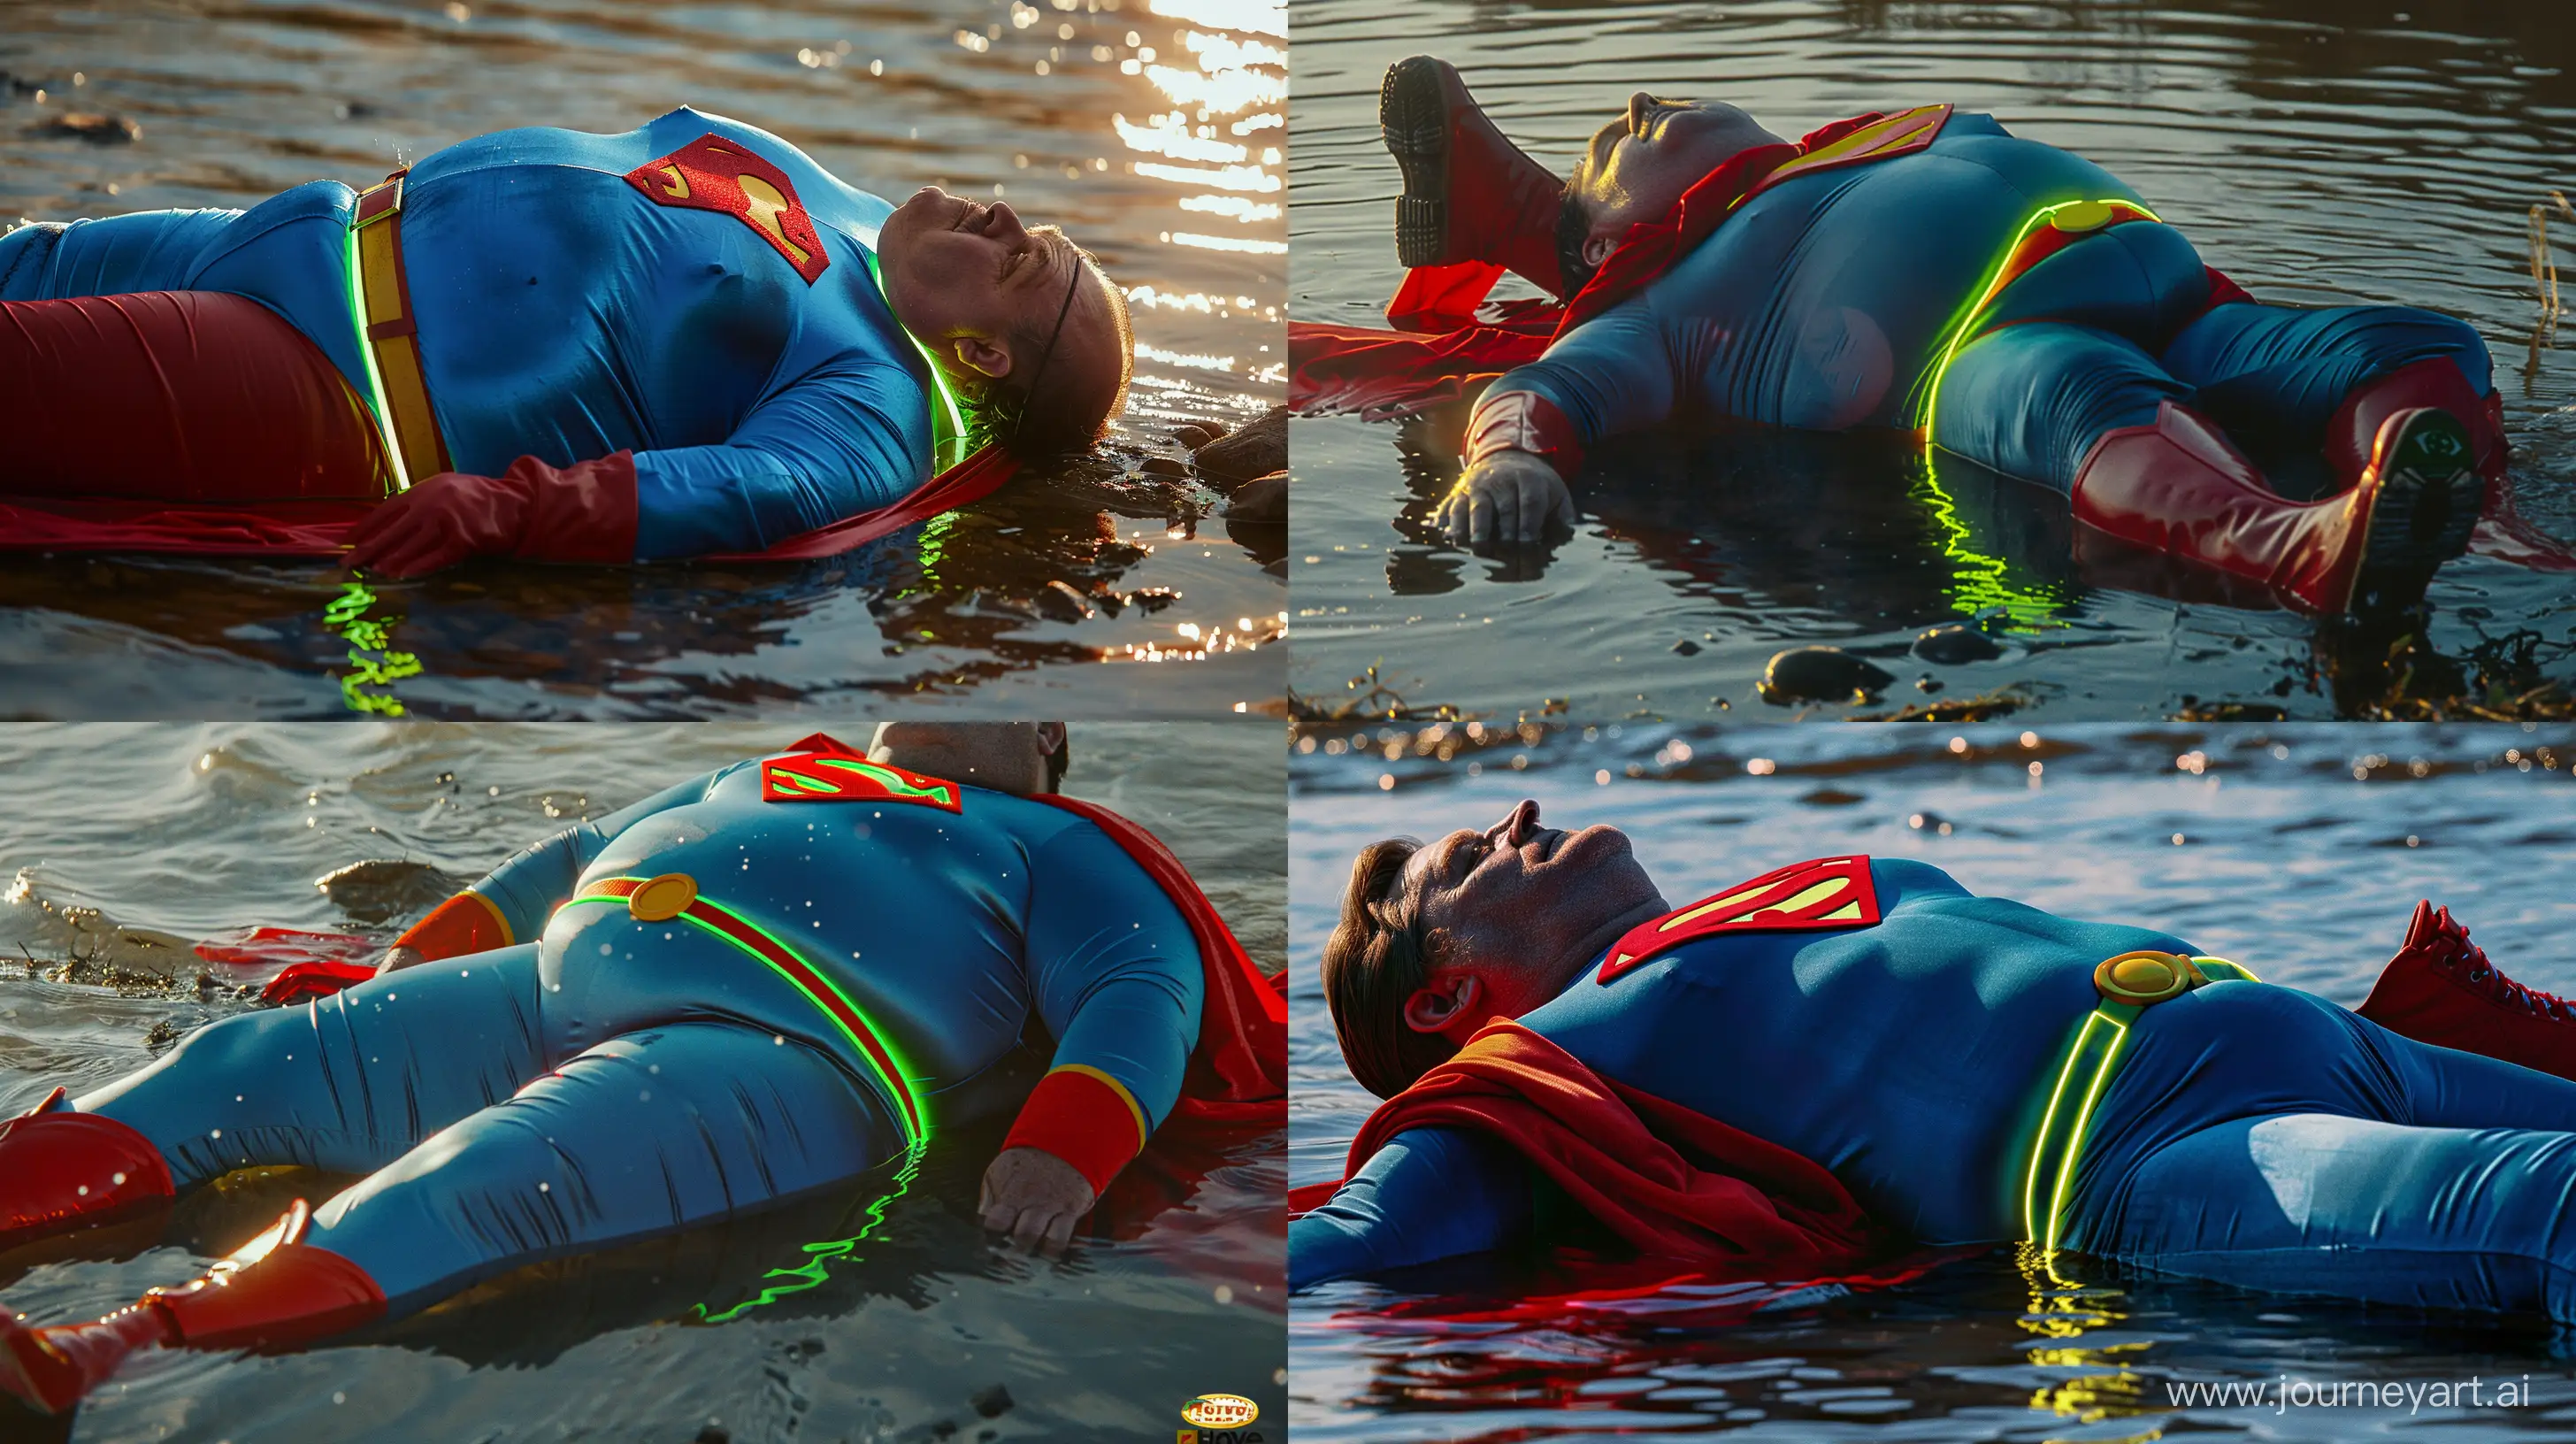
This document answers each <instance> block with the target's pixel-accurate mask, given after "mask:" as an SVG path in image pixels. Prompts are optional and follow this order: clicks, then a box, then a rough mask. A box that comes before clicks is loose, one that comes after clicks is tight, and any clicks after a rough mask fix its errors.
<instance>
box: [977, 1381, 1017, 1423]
mask: <svg viewBox="0 0 2576 1444" xmlns="http://www.w3.org/2000/svg"><path fill="white" fill-rule="evenodd" d="M966 1402H967V1403H968V1404H969V1405H972V1406H973V1407H974V1410H975V1412H976V1413H978V1414H981V1415H983V1416H984V1417H985V1418H987V1419H998V1418H1000V1417H1001V1416H1002V1415H1003V1414H1005V1413H1007V1412H1009V1410H1010V1407H1011V1391H1010V1390H1008V1389H1006V1388H1004V1387H1002V1386H1001V1385H999V1384H987V1385H985V1386H984V1387H983V1388H981V1389H978V1390H976V1391H975V1393H974V1396H973V1397H971V1398H969V1399H968V1400H967V1401H966Z"/></svg>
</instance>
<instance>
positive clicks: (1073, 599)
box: [1037, 582, 1091, 622]
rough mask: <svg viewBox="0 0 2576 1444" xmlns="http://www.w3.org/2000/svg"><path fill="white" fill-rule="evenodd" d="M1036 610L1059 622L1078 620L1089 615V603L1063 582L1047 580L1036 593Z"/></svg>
mask: <svg viewBox="0 0 2576 1444" xmlns="http://www.w3.org/2000/svg"><path fill="white" fill-rule="evenodd" d="M1037 604H1038V610H1039V611H1041V612H1044V613H1046V614H1047V615H1048V616H1050V617H1053V618H1055V619H1056V620H1057V621H1059V622H1079V621H1081V620H1082V619H1083V618H1085V617H1088V616H1090V615H1091V603H1089V602H1087V601H1084V600H1083V597H1082V593H1080V592H1077V591H1075V590H1074V589H1073V588H1071V587H1069V586H1067V585H1065V584H1064V583H1063V582H1049V583H1047V584H1046V590H1045V591H1042V592H1040V593H1038V595H1037Z"/></svg>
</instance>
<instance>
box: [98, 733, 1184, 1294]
mask: <svg viewBox="0 0 2576 1444" xmlns="http://www.w3.org/2000/svg"><path fill="white" fill-rule="evenodd" d="M962 792H963V800H964V808H963V811H962V812H958V813H951V812H947V811H945V810H943V809H939V808H935V807H929V806H922V805H915V804H904V803H893V802H877V801H868V802H788V803H768V802H763V801H761V784H760V769H759V765H758V763H756V762H751V763H743V764H739V765H737V766H734V767H729V768H725V769H723V770H720V771H718V772H715V773H711V774H708V775H707V776H705V777H702V778H698V779H695V780H693V781H691V782H688V783H684V784H681V785H680V786H678V787H674V788H670V789H667V790H665V791H664V792H662V793H659V794H656V795H655V796H653V797H651V798H647V799H646V800H645V801H643V802H641V803H638V804H636V805H635V806H633V807H630V808H627V809H624V810H622V811H620V812H618V813H615V814H612V815H611V816H610V817H608V818H605V819H602V820H601V821H600V822H597V823H593V824H584V825H582V826H579V827H575V828H572V829H568V830H567V831H565V832H563V833H559V834H557V835H555V836H553V837H551V838H548V839H547V840H545V841H543V842H540V843H539V844H537V845H536V846H534V847H531V848H529V849H528V850H526V851H525V852H522V853H520V854H519V855H518V856H516V857H514V858H512V859H511V860H510V861H508V862H506V863H504V864H503V865H502V866H501V867H500V868H499V869H497V870H496V871H495V872H494V873H493V874H492V875H491V876H490V877H489V878H487V879H486V880H485V881H484V882H482V883H480V884H478V885H477V890H478V891H481V892H483V893H484V895H485V896H487V897H490V898H492V899H493V900H494V901H495V902H496V903H497V904H498V905H499V906H500V907H501V908H502V909H503V911H504V913H505V915H507V916H508V917H509V918H510V921H511V925H512V928H513V931H514V933H515V934H516V935H519V936H522V937H530V938H531V940H530V941H525V942H520V943H517V944H515V945H513V946H510V947H505V948H498V949H493V950H491V951H488V952H483V953H476V954H471V955H468V956H465V957H459V958H451V959H447V960H444V961H440V962H433V963H424V964H421V965H419V966H416V967H413V968H409V969H405V970H403V971H401V972H398V973H391V974H387V975H384V976H381V977H378V978H375V979H373V980H371V981H369V982H366V983H363V984H360V985H359V986H357V987H354V988H351V989H349V990H347V991H345V992H342V993H339V994H335V995H333V996H331V997H327V998H323V999H320V1000H317V1001H315V1002H313V1003H311V1004H309V1005H306V1006H303V1007H296V1008H287V1009H280V1010H276V1011H270V1012H260V1013H252V1014H247V1015H244V1016H241V1017H237V1018H231V1019H227V1020H224V1021H222V1022H219V1023H215V1024H213V1025H210V1026H209V1027H207V1028H204V1029H202V1030H200V1031H199V1032H197V1033H195V1034H193V1035H191V1036H190V1037H189V1038H187V1039H186V1040H185V1041H183V1042H182V1043H181V1044H180V1046H179V1047H177V1048H176V1049H173V1050H172V1051H171V1053H170V1054H169V1055H168V1056H166V1057H164V1058H163V1059H161V1060H160V1061H159V1062H157V1063H155V1064H153V1065H152V1066H151V1067H149V1068H146V1069H144V1070H143V1071H141V1072H139V1073H136V1074H134V1075H132V1076H130V1077H128V1078H126V1079H123V1080H121V1081H119V1082H116V1083H113V1084H110V1085H108V1086H107V1087H105V1088H102V1089H99V1090H97V1091H95V1092H93V1093H91V1094H88V1095H87V1096H84V1097H82V1098H80V1099H78V1100H76V1103H75V1106H76V1107H79V1108H81V1109H82V1110H84V1111H90V1112H98V1113H103V1114H105V1115H107V1116H109V1117H112V1118H115V1119H117V1120H119V1121H121V1122H124V1123H126V1124H128V1125H130V1126H132V1127H134V1128H136V1129H138V1130H139V1131H141V1132H142V1133H143V1134H144V1135H145V1136H146V1137H148V1138H150V1139H151V1140H152V1141H153V1142H154V1143H155V1144H156V1145H157V1146H158V1147H160V1148H161V1150H162V1151H163V1153H164V1154H165V1156H167V1157H168V1158H169V1160H170V1164H171V1170H172V1174H173V1177H174V1178H175V1179H176V1180H177V1182H178V1184H179V1186H180V1187H181V1188H182V1189H186V1188H189V1187H192V1186H194V1185H196V1184H199V1183H203V1182H205V1181H207V1180H208V1179H211V1178H214V1177H216V1176H218V1175H220V1174H222V1173H225V1172H227V1171H230V1170H231V1169H235V1168H241V1167H247V1166H254V1165H263V1164H303V1165H309V1166H315V1167H321V1168H327V1169H333V1170H337V1171H342V1172H354V1173H363V1174H368V1175H370V1177H369V1178H368V1179H367V1180H366V1181H364V1182H362V1183H361V1184H359V1185H357V1186H355V1187H353V1188H352V1189H351V1190H350V1191H349V1192H347V1193H345V1194H343V1195H341V1197H340V1198H338V1199H335V1200H333V1202H332V1204H331V1205H330V1206H329V1207H327V1208H325V1209H324V1210H322V1211H321V1212H320V1213H319V1214H318V1215H317V1218H318V1224H317V1227H318V1229H319V1230H320V1231H319V1232H317V1234H316V1236H315V1238H314V1241H315V1242H317V1243H322V1244H324V1245H326V1246H328V1247H330V1248H332V1249H334V1250H335V1251H338V1252H342V1253H344V1254H346V1255H347V1256H348V1257H350V1258H351V1259H353V1260H355V1261H356V1262H357V1263H359V1264H360V1265H361V1266H363V1267H365V1268H366V1269H367V1270H368V1271H369V1272H370V1273H371V1274H373V1275H374V1276H375V1277H376V1278H377V1280H378V1281H379V1283H381V1284H382V1285H383V1286H384V1287H385V1288H386V1290H387V1292H388V1293H389V1294H403V1295H405V1296H406V1297H411V1298H412V1299H413V1302H414V1303H415V1304H422V1305H425V1304H426V1303H428V1302H431V1301H433V1300H434V1299H436V1298H437V1297H440V1296H442V1295H443V1294H444V1293H447V1292H452V1291H453V1290H454V1289H455V1288H458V1287H462V1286H463V1285H464V1284H465V1283H467V1282H470V1281H472V1280H473V1279H474V1278H478V1277H483V1276H485V1275H487V1274H489V1273H492V1272H495V1271H498V1270H500V1269H503V1268H507V1267H513V1266H516V1265H517V1264H520V1263H525V1262H530V1261H533V1260H534V1259H536V1258H541V1257H549V1256H553V1255H555V1254H559V1253H563V1252H569V1251H574V1250H579V1249H585V1248H597V1247H603V1246H606V1245H608V1244H611V1243H616V1242H620V1241H624V1240H628V1239H632V1238H636V1237H642V1236H645V1235H648V1234H651V1233H655V1232H660V1231H664V1230H667V1229H672V1228H678V1227H685V1226H687V1225H690V1224H694V1223H698V1222H704V1221H707V1220H709V1219H713V1218H720V1217H723V1216H726V1215H727V1214H730V1213H734V1212H739V1211H743V1210H747V1209H751V1208H756V1207H760V1206H763V1205H765V1204H768V1203H772V1202H776V1201H779V1200H782V1199H785V1198H789V1197H792V1196H794V1195H795V1194H798V1193H801V1192H804V1191H808V1190H810V1189H813V1188H818V1187H824V1186H828V1185H831V1184H834V1183H844V1182H848V1181H850V1180H853V1179H855V1178H857V1177H858V1176H859V1175H861V1174H862V1173H864V1172H866V1171H867V1170H868V1169H870V1168H873V1167H877V1166H880V1165H883V1164H886V1163H889V1162H891V1161H893V1160H895V1159H897V1158H899V1157H901V1156H902V1154H903V1152H904V1150H905V1148H906V1136H905V1129H904V1125H903V1123H902V1115H901V1103H900V1101H899V1100H898V1099H897V1098H896V1097H894V1096H893V1094H892V1092H891V1091H890V1089H889V1087H888V1085H887V1084H886V1083H885V1081H884V1080H882V1079H881V1078H880V1077H879V1075H878V1073H877V1071H876V1070H875V1069H874V1068H873V1067H872V1066H871V1065H870V1064H869V1063H868V1061H867V1059H866V1057H865V1056H864V1054H863V1053H862V1052H861V1051H860V1050H859V1049H858V1048H857V1047H856V1046H854V1045H853V1044H852V1043H851V1042H850V1040H849V1039H848V1038H847V1037H846V1036H845V1035H844V1034H842V1033H841V1032H840V1030H839V1029H838V1028H837V1027H836V1026H835V1025H834V1024H833V1023H832V1022H831V1021H829V1019H828V1018H827V1017H826V1015H825V1014H823V1013H822V1011H821V1010H820V1009H818V1008H817V1007H816V1006H815V1005H814V1004H813V1003H812V1002H810V1001H808V1000H807V999H806V997H805V996H804V995H803V994H802V993H801V992H800V991H798V990H797V989H796V988H795V986H794V985H792V984H791V983H789V982H788V981H787V980H786V979H785V978H783V977H782V976H780V975H779V974H778V973H777V972H775V971H773V970H772V969H771V968H769V967H768V966H766V965H764V964H762V963H761V962H759V961H758V960H757V959H755V958H753V957H751V956H750V955H748V954H746V953H745V952H743V951H741V950H739V949H737V948H736V947H734V946H733V945H732V944H730V943H727V942H725V941H723V940H721V939H719V938H717V937H716V936H714V935H712V934H710V933H708V932H706V931H705V930H703V929H700V928H698V927H695V926H692V925H690V924H687V923H685V922H681V921H678V920H674V921H671V922H664V923H648V922H643V921H639V920H638V919H636V918H635V917H634V916H633V915H632V914H631V912H630V911H629V909H628V908H627V907H626V906H625V904H624V903H623V902H617V903H613V904H606V903H571V904H569V905H565V900H566V899H567V898H568V897H570V896H571V895H572V893H573V892H574V891H575V890H576V888H577V887H578V886H579V885H580V884H581V883H582V882H584V881H589V880H596V879H599V878H605V877H615V876H629V877H651V876H658V875H661V874H665V873H672V872H683V873H687V874H689V875H690V876H691V877H692V878H693V879H694V880H695V881H696V882H697V884H698V889H699V891H698V896H699V897H700V898H702V899H705V900H709V901H712V902H715V903H717V904H720V905H722V906H724V907H726V908H727V909H729V910H731V911H733V912H734V913H736V914H738V915H740V916H742V917H744V918H746V919H749V920H751V921H753V922H754V923H755V924H757V925H758V926H760V927H761V928H763V929H764V930H766V931H767V932H768V933H770V934H771V935H772V936H773V937H777V938H780V939H782V940H785V941H786V942H787V943H788V944H789V945H790V946H791V947H793V948H794V950H795V951H796V952H797V954H798V956H799V957H800V958H802V959H803V960H804V961H805V962H806V963H807V964H809V965H810V966H812V967H813V968H815V969H816V970H817V971H819V972H822V973H823V974H825V975H826V976H827V977H828V978H829V979H830V981H831V982H832V983H833V985H834V986H836V987H837V988H839V989H840V990H841V991H842V993H843V994H845V995H846V996H847V997H848V998H849V999H850V1000H851V1001H852V1002H853V1003H855V1004H856V1005H857V1007H858V1009H859V1010H860V1012H861V1013H862V1014H863V1015H864V1016H865V1017H866V1019H867V1020H868V1021H869V1022H870V1023H871V1024H872V1025H873V1026H874V1028H875V1029H876V1031H877V1032H878V1034H879V1035H880V1036H881V1037H882V1038H883V1039H884V1040H885V1042H886V1043H887V1045H888V1047H889V1049H890V1050H891V1051H892V1052H893V1053H894V1055H895V1056H896V1057H897V1058H898V1059H899V1060H900V1061H901V1063H902V1065H903V1066H902V1072H903V1075H904V1077H905V1079H906V1080H907V1081H908V1083H909V1085H910V1087H909V1091H910V1092H912V1093H913V1094H914V1095H915V1096H916V1097H918V1098H919V1099H920V1107H921V1110H922V1113H923V1115H924V1116H925V1117H926V1119H927V1120H928V1133H929V1139H930V1142H931V1146H936V1139H937V1137H938V1136H939V1134H940V1133H941V1132H942V1131H943V1130H945V1129H947V1128H949V1127H951V1126H954V1125H957V1124H962V1123H967V1122H971V1121H973V1120H975V1119H978V1118H984V1117H991V1116H995V1115H998V1114H1000V1113H1003V1112H1007V1111H1009V1110H1011V1109H1014V1108H1016V1107H1017V1106H1018V1104H1019V1102H1020V1101H1021V1100H1022V1099H1023V1098H1024V1097H1025V1096H1026V1095H1027V1092H1028V1090H1029V1088H1030V1087H1031V1086H1032V1085H1033V1084H1034V1083H1035V1082H1036V1080H1037V1077H1038V1076H1039V1075H1040V1074H1041V1073H1042V1072H1043V1071H1044V1070H1045V1069H1046V1068H1048V1067H1049V1066H1061V1065H1064V1064H1082V1065H1085V1066H1088V1067H1092V1068H1097V1069H1099V1070H1100V1071H1102V1072H1103V1073H1106V1074H1108V1075H1109V1076H1110V1077H1113V1078H1115V1079H1117V1080H1118V1081H1119V1082H1120V1083H1121V1084H1122V1085H1123V1086H1125V1087H1126V1088H1127V1089H1128V1091H1129V1092H1130V1093H1131V1094H1133V1095H1134V1097H1135V1099H1136V1101H1137V1103H1138V1104H1139V1106H1141V1107H1142V1108H1143V1109H1144V1110H1145V1112H1146V1114H1147V1116H1148V1118H1149V1120H1150V1121H1151V1122H1153V1123H1155V1124H1160V1123H1161V1122H1162V1120H1163V1119H1164V1118H1165V1117H1166V1116H1168V1114H1169V1113H1170V1111H1171V1108H1172V1106H1173V1104H1174V1102H1175V1101H1176V1100H1177V1098H1178V1096H1179V1092H1180V1085H1181V1079H1182V1074H1183V1070H1184V1068H1185V1066H1186V1064H1187V1062H1188V1057H1189V1052H1190V1049H1191V1047H1192V1045H1193V1044H1194V1043H1195V1041H1196V1039H1197V1036H1198V1024H1199V1011H1200V1004H1201V997H1202V989H1203V986H1204V972H1203V968H1202V965H1201V963H1200V960H1199V956H1198V952H1197V948H1196V944H1195V943H1194V941H1193V940H1192V937H1191V934H1190V931H1189V927H1188V924H1187V923H1186V922H1185V921H1184V920H1183V918H1182V917H1181V915H1180V913H1179V910H1178V909H1177V908H1176V907H1174V905H1173V904H1172V902H1171V901H1170V899H1169V898H1168V897H1166V896H1165V895H1164V893H1163V892H1162V890H1161V889H1160V888H1159V887H1158V886H1157V885H1156V884H1155V883H1154V881H1153V880H1152V878H1151V877H1149V876H1148V875H1146V874H1145V872H1144V871H1143V870H1142V869H1141V868H1139V867H1138V866H1137V865H1136V864H1135V862H1134V861H1133V860H1132V859H1130V858H1129V857H1128V856H1127V854H1126V853H1125V852H1124V850H1122V849H1121V848H1120V847H1119V846H1118V844H1117V843H1116V842H1115V841H1114V840H1112V839H1111V838H1110V837H1109V836H1108V835H1107V834H1105V833H1103V832H1101V831H1100V829H1098V828H1097V827H1095V826H1093V825H1092V824H1091V823H1089V822H1088V821H1085V820H1083V819H1081V818H1079V817H1076V816H1074V815H1073V814H1071V813H1068V812H1065V811H1063V810H1061V809H1058V808H1054V807H1049V806H1047V805H1045V804H1043V803H1036V802H1030V801H1027V800H1025V799H1022V798H1016V797H1010V796H1006V795H1003V794H1000V793H994V792H987V791H983V790H981V789H977V788H972V787H969V788H965V789H963V790H962Z"/></svg>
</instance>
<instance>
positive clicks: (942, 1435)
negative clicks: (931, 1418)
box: [930, 1419, 957, 1439]
mask: <svg viewBox="0 0 2576 1444" xmlns="http://www.w3.org/2000/svg"><path fill="white" fill-rule="evenodd" d="M956 1432H957V1421H956V1420H954V1419H942V1420H940V1421H939V1422H938V1423H936V1424H933V1425H931V1426H930V1437H931V1438H933V1439H946V1438H949V1437H951V1436H953V1435H954V1434H956Z"/></svg>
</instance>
